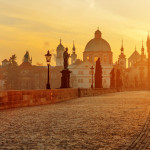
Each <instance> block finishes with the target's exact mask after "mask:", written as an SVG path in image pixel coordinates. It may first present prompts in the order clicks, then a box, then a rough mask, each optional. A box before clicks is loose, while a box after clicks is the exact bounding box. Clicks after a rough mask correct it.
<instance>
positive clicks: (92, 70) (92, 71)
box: [90, 66, 94, 89]
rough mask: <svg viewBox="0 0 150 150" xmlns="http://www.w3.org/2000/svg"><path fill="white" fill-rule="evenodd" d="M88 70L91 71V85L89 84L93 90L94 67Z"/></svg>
mask: <svg viewBox="0 0 150 150" xmlns="http://www.w3.org/2000/svg"><path fill="white" fill-rule="evenodd" d="M90 69H91V73H92V83H91V88H92V89H93V75H94V67H93V66H92V67H91V68H90Z"/></svg>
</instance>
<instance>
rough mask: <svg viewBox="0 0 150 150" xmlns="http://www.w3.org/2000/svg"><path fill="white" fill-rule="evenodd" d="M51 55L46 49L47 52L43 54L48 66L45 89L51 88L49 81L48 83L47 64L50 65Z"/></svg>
mask: <svg viewBox="0 0 150 150" xmlns="http://www.w3.org/2000/svg"><path fill="white" fill-rule="evenodd" d="M51 56H52V55H51V54H50V52H49V50H48V51H47V54H45V57H46V62H47V66H48V81H47V84H46V89H51V87H50V83H49V66H50V61H51Z"/></svg>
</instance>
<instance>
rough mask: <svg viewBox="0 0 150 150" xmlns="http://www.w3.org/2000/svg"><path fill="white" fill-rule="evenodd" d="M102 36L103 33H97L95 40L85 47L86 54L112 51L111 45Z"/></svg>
mask: <svg viewBox="0 0 150 150" xmlns="http://www.w3.org/2000/svg"><path fill="white" fill-rule="evenodd" d="M101 35H102V33H101V32H100V31H99V30H97V31H96V32H95V38H93V39H92V40H90V41H89V42H88V43H87V45H86V47H85V51H86V52H87V51H88V52H91V51H92V52H95V51H96V52H97V51H111V47H110V45H109V43H108V42H107V41H106V40H104V39H103V38H102V37H101Z"/></svg>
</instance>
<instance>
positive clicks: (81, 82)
mask: <svg viewBox="0 0 150 150" xmlns="http://www.w3.org/2000/svg"><path fill="white" fill-rule="evenodd" d="M98 58H100V60H101V66H102V76H103V81H102V85H103V87H104V88H109V87H110V72H111V70H112V68H113V63H112V58H113V56H112V52H111V47H110V45H109V43H108V42H107V41H106V40H104V39H103V38H102V33H101V32H100V31H99V30H97V31H96V32H95V36H94V38H93V39H92V40H90V41H89V42H88V43H87V45H86V47H85V50H84V52H83V61H82V62H81V63H80V64H77V65H76V63H75V64H72V65H71V66H70V67H69V68H70V70H71V71H72V75H71V77H72V78H73V79H72V80H71V81H73V83H72V84H71V85H72V87H81V88H90V87H91V71H90V68H91V66H95V63H96V61H97V59H98ZM94 73H95V71H94ZM94 83H95V81H94ZM94 86H95V85H94Z"/></svg>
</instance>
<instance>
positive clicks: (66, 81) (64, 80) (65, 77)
mask: <svg viewBox="0 0 150 150" xmlns="http://www.w3.org/2000/svg"><path fill="white" fill-rule="evenodd" d="M69 57H70V54H68V48H66V51H64V53H63V58H64V69H63V70H62V71H61V73H62V77H61V88H70V73H71V71H70V70H69V69H68V65H69V64H68V59H69Z"/></svg>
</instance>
